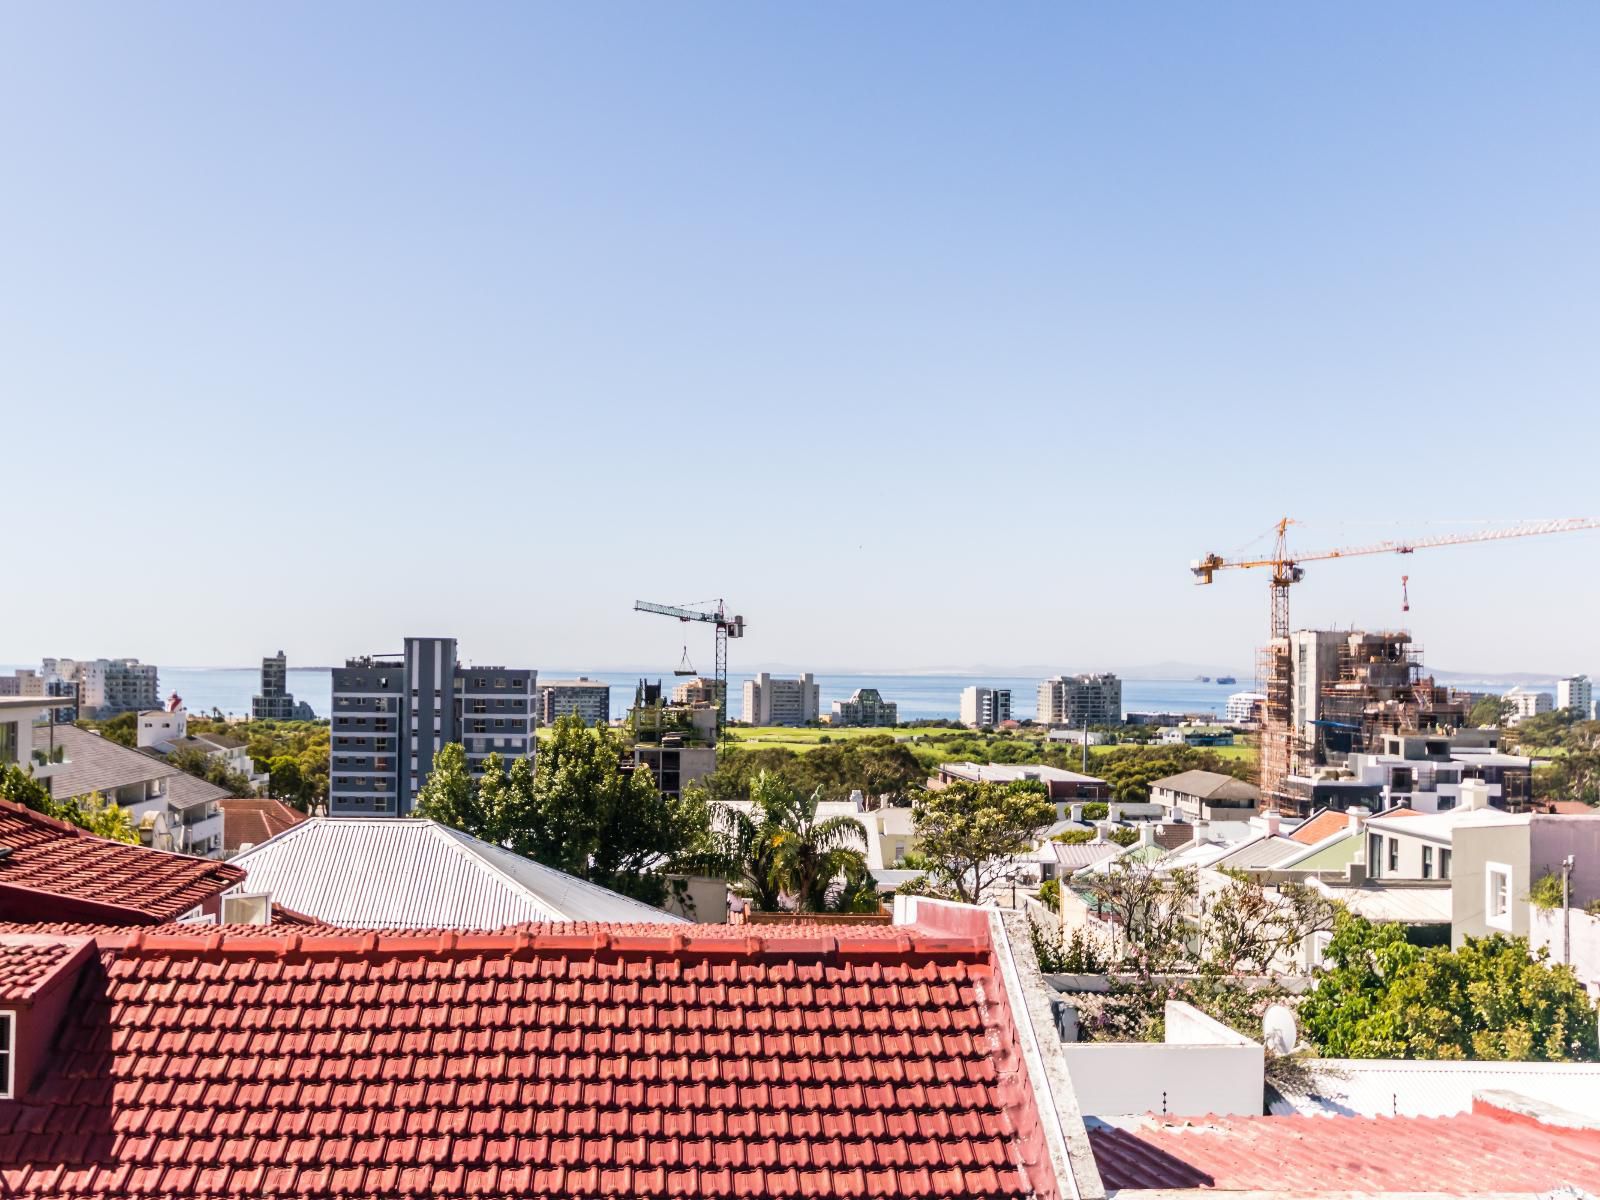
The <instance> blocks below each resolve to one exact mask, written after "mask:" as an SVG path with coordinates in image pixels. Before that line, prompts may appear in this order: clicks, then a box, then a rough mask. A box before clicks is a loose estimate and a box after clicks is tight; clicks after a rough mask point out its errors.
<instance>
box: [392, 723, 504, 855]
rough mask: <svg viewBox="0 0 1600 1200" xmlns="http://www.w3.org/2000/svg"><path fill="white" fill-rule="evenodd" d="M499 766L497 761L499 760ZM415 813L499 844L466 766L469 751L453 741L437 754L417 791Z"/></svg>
mask: <svg viewBox="0 0 1600 1200" xmlns="http://www.w3.org/2000/svg"><path fill="white" fill-rule="evenodd" d="M497 765H498V760H497ZM411 810H412V812H413V813H414V814H415V815H416V816H418V817H422V818H424V819H426V820H429V821H437V822H439V824H441V825H448V826H450V828H452V829H459V830H461V831H462V832H463V833H469V834H471V835H472V836H473V837H476V838H482V839H483V840H484V841H486V842H498V841H499V840H500V839H499V838H498V837H497V836H496V834H497V833H498V832H499V831H498V830H495V829H491V828H489V827H488V825H487V824H486V822H485V821H484V820H483V810H482V809H481V808H480V807H479V805H478V787H477V784H476V783H475V782H474V781H473V778H472V772H471V770H470V769H469V768H468V767H467V752H466V749H465V748H464V747H462V746H461V745H460V744H458V743H455V742H451V743H449V744H447V745H444V746H440V747H439V749H438V750H436V751H434V755H433V765H432V766H431V767H430V768H429V770H428V777H427V779H425V780H424V781H423V784H422V787H421V788H419V789H418V791H417V797H416V799H415V800H414V801H413V802H412V805H411Z"/></svg>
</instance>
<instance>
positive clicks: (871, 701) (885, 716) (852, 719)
mask: <svg viewBox="0 0 1600 1200" xmlns="http://www.w3.org/2000/svg"><path fill="white" fill-rule="evenodd" d="M831 723H832V724H834V725H857V726H863V727H868V728H876V727H879V726H887V725H898V724H899V723H900V706H899V705H898V704H896V703H895V702H894V701H893V700H885V699H884V698H883V695H882V694H881V693H880V692H879V691H878V689H877V688H857V689H856V690H855V692H854V693H853V694H852V695H851V697H850V699H848V700H835V701H834V702H833V718H832V722H831Z"/></svg>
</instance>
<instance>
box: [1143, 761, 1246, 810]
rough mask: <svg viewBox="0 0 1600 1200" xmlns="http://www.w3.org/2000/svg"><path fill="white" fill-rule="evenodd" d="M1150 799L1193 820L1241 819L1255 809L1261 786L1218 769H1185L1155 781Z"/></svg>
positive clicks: (1151, 788)
mask: <svg viewBox="0 0 1600 1200" xmlns="http://www.w3.org/2000/svg"><path fill="white" fill-rule="evenodd" d="M1150 800H1151V802H1152V803H1155V804H1159V805H1161V806H1162V807H1163V808H1165V809H1167V810H1168V811H1169V812H1171V811H1176V812H1179V813H1181V814H1183V816H1185V817H1187V818H1188V819H1189V820H1191V821H1195V820H1205V821H1211V820H1238V819H1239V818H1241V817H1244V818H1248V817H1250V816H1251V815H1253V814H1254V813H1255V811H1256V809H1257V807H1258V806H1259V805H1260V803H1261V789H1260V788H1258V787H1257V786H1256V785H1255V784H1253V783H1246V782H1245V781H1244V780H1242V779H1235V778H1234V777H1233V776H1232V775H1223V774H1221V773H1220V772H1217V771H1183V772H1180V773H1179V774H1177V775H1168V776H1167V777H1166V778H1165V779H1157V780H1156V781H1155V782H1154V783H1152V784H1151V785H1150Z"/></svg>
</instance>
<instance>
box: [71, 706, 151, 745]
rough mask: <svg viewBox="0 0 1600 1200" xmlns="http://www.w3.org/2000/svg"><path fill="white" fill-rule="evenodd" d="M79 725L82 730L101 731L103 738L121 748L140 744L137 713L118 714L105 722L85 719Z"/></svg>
mask: <svg viewBox="0 0 1600 1200" xmlns="http://www.w3.org/2000/svg"><path fill="white" fill-rule="evenodd" d="M77 724H78V728H80V729H95V730H99V732H100V736H101V737H103V738H105V739H106V741H108V742H116V743H117V745H119V746H129V747H134V746H137V745H138V744H139V714H138V713H136V712H125V713H118V714H117V715H116V716H114V717H107V718H105V720H103V721H91V720H87V719H84V720H80V721H78V722H77Z"/></svg>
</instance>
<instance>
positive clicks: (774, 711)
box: [744, 671, 822, 725]
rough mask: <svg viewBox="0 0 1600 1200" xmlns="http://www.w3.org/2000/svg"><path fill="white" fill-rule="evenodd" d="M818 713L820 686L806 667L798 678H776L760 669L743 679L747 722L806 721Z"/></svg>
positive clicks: (799, 722) (758, 723)
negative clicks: (750, 676)
mask: <svg viewBox="0 0 1600 1200" xmlns="http://www.w3.org/2000/svg"><path fill="white" fill-rule="evenodd" d="M821 713H822V689H821V688H820V687H819V686H817V681H816V679H815V678H814V677H813V676H812V674H811V672H809V671H807V672H806V673H805V674H804V675H802V676H800V678H798V679H778V678H775V677H774V676H772V675H769V674H768V673H767V672H765V671H763V672H761V674H759V675H757V676H756V677H755V678H754V679H747V680H745V681H744V719H745V723H746V724H747V725H809V724H810V723H811V722H813V721H815V720H817V718H818V717H819V716H821Z"/></svg>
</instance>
